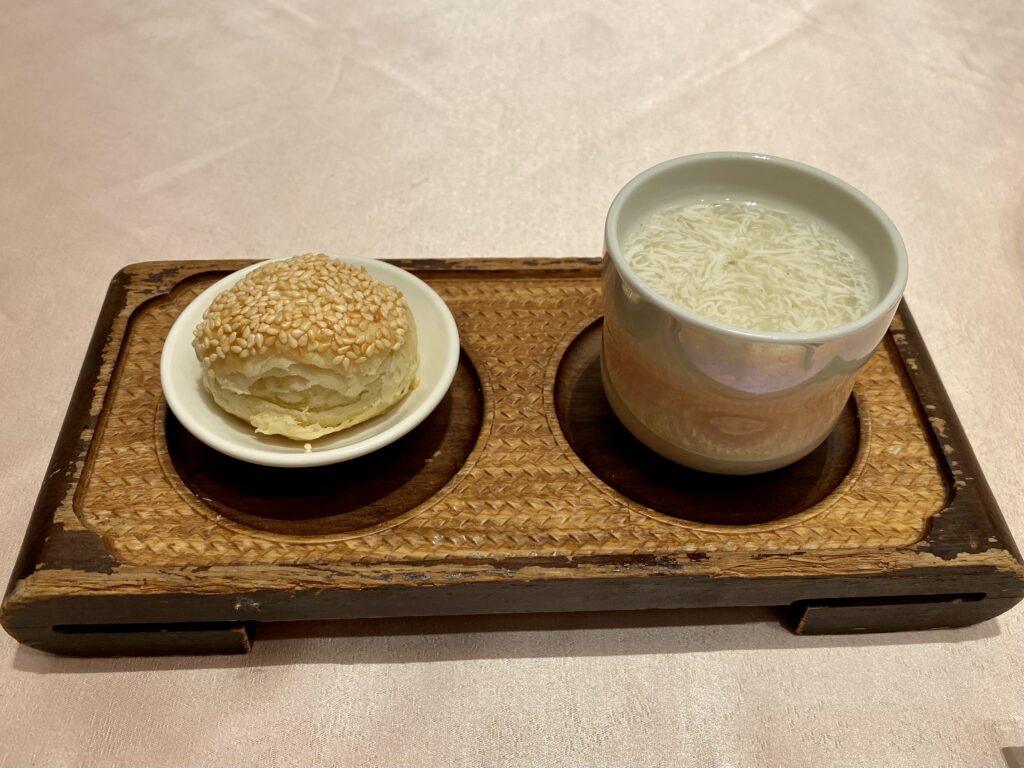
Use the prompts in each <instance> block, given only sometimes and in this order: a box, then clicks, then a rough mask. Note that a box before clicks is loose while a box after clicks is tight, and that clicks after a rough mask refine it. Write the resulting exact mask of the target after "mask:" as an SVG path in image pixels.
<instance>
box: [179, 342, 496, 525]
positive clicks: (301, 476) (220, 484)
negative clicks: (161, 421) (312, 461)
mask: <svg viewBox="0 0 1024 768" xmlns="http://www.w3.org/2000/svg"><path fill="white" fill-rule="evenodd" d="M482 423H483V395H482V393H481V390H480V379H479V378H478V376H477V373H476V370H475V369H474V368H473V364H472V363H471V362H470V361H469V358H468V357H467V356H466V355H465V353H463V354H462V355H461V356H460V358H459V364H458V368H457V369H456V372H455V378H454V380H453V381H452V384H451V387H450V388H449V390H448V394H446V395H445V396H444V399H443V400H441V403H440V404H439V405H438V406H437V407H436V408H435V409H434V411H433V412H432V413H431V414H430V416H428V417H427V418H426V419H425V420H424V421H423V422H422V423H421V424H420V425H419V426H418V427H416V428H415V429H413V430H412V431H411V432H409V433H408V434H407V435H405V436H404V437H402V438H400V439H399V440H397V441H395V442H394V443H391V444H390V445H388V446H386V447H384V448H381V449H379V450H377V451H374V452H373V453H370V454H367V455H365V456H361V457H359V458H356V459H352V460H350V461H347V462H344V463H342V464H332V465H328V466H323V467H302V468H294V469H292V468H279V467H264V466H259V465H256V464H249V463H247V462H244V461H239V460H238V459H233V458H231V457H229V456H226V455H224V454H222V453H219V452H218V451H215V450H214V449H212V448H209V447H208V446H206V445H205V444H204V443H202V442H200V441H199V440H197V439H196V438H195V437H193V436H192V434H191V433H189V432H188V430H186V429H185V428H184V427H183V426H182V425H181V424H180V423H179V422H178V420H177V419H176V418H175V416H174V414H173V413H172V412H171V411H170V410H169V409H168V411H167V425H166V429H167V450H168V454H169V456H170V459H171V462H172V464H173V465H174V469H175V471H176V472H177V473H178V475H179V477H180V478H181V480H182V482H183V483H184V484H185V485H186V486H187V487H188V489H189V490H190V491H191V492H192V493H193V494H195V496H196V497H197V498H198V499H199V500H200V501H202V502H203V503H204V504H206V505H207V506H208V507H209V508H210V509H212V510H213V511H214V512H216V513H217V514H219V515H222V516H223V517H226V518H228V519H230V520H233V521H235V522H237V523H241V524H243V525H246V526H249V527H251V528H256V529H258V530H261V531H269V532H273V533H281V534H292V535H307V536H323V535H330V534H337V533H346V532H349V531H355V530H359V529H363V528H369V527H371V526H374V525H378V524H380V523H383V522H385V521H387V520H390V519H392V518H395V517H398V516H399V515H402V514H404V513H405V512H408V511H409V510H410V509H413V508H414V507H416V506H418V505H420V504H422V503H423V502H425V501H427V500H428V499H429V498H430V497H431V496H433V495H434V494H436V493H437V492H438V491H440V490H441V489H442V488H443V487H444V486H445V484H447V483H448V481H449V480H451V479H452V478H453V477H454V476H455V475H456V473H457V472H458V471H459V470H460V469H461V468H462V466H463V464H465V462H466V459H467V458H468V457H469V454H470V452H471V451H472V450H473V445H474V444H475V443H476V440H477V436H478V435H479V433H480V426H481V424H482Z"/></svg>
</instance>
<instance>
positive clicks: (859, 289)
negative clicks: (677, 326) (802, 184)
mask: <svg viewBox="0 0 1024 768" xmlns="http://www.w3.org/2000/svg"><path fill="white" fill-rule="evenodd" d="M625 256H626V260H627V261H628V262H629V263H630V265H631V266H632V267H633V269H634V271H635V272H636V273H637V275H639V276H640V278H641V279H643V280H644V282H646V283H647V284H648V285H649V286H650V287H651V288H653V289H654V290H655V291H656V292H657V293H659V294H661V295H662V296H664V297H665V298H667V299H669V300H670V301H673V302H675V303H677V304H679V305H681V306H683V307H685V308H687V309H689V310H691V311H693V312H696V313H697V314H699V315H703V316H704V317H707V318H709V319H711V320H715V321H718V322H721V323H725V324H728V325H732V326H736V327H739V328H745V329H749V330H756V331H783V332H809V331H821V330H825V329H827V328H834V327H836V326H839V325H843V324H845V323H849V322H851V321H853V320H855V319H857V318H858V317H860V316H861V315H863V314H865V313H866V312H867V311H868V310H869V309H870V308H871V306H872V304H873V303H874V302H875V300H876V288H875V281H874V278H873V275H872V272H871V269H870V267H869V266H868V263H867V260H866V259H864V258H863V256H859V255H855V254H853V253H851V252H850V251H848V250H847V249H846V248H844V247H843V246H842V245H841V244H840V243H839V242H838V241H837V240H836V239H835V238H834V237H832V236H830V235H828V234H826V233H825V232H822V231H821V229H820V228H819V227H817V226H816V225H815V224H814V223H813V222H811V221H808V220H807V219H804V218H801V217H798V216H794V215H793V214H790V213H787V212H785V211H780V210H776V209H772V208H766V207H764V206H762V205H758V204H754V203H741V202H732V201H722V202H712V203H707V202H701V203H697V204H688V205H674V206H669V207H667V208H663V209H661V210H659V211H656V212H655V213H654V214H653V215H652V216H650V217H649V218H648V219H646V220H644V221H642V222H641V223H640V224H639V225H638V226H637V227H636V228H635V230H634V231H633V232H632V233H630V237H629V238H628V240H627V242H626V244H625Z"/></svg>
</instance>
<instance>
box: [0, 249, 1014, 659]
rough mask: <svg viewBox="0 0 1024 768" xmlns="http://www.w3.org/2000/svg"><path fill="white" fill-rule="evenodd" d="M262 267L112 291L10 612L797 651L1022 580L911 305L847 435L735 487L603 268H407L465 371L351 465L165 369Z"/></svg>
mask: <svg viewBox="0 0 1024 768" xmlns="http://www.w3.org/2000/svg"><path fill="white" fill-rule="evenodd" d="M247 263H248V262H156V263H147V264H139V265H134V266H131V267H128V268H126V269H125V270H123V271H122V272H120V273H119V274H118V275H117V276H116V277H115V278H114V280H113V282H112V284H111V287H110V292H109V294H108V296H107V300H106V302H105V304H104V307H103V310H102V313H101V316H100V319H99V322H98V324H97V327H96V332H95V335H94V337H93V341H92V344H91V346H90V348H89V351H88V354H87V357H86V361H85V365H84V367H83V369H82V373H81V376H80V379H79V382H78V386H77V388H76V390H75V394H74V397H73V400H72V402H71V406H70V409H69V411H68V415H67V418H66V420H65V423H64V427H63V429H62V431H61V435H60V438H59V440H58V442H57V447H56V450H55V452H54V456H53V459H52V461H51V463H50V466H49V468H48V470H47V473H46V480H45V482H44V483H43V487H42V489H41V491H40V494H39V499H38V502H37V504H36V508H35V511H34V512H33V514H32V518H31V521H30V523H29V528H28V532H27V534H26V536H25V542H24V545H23V547H22V551H21V555H20V558H19V561H18V563H17V566H16V568H15V571H14V574H13V577H12V580H11V583H10V586H9V588H8V593H7V596H6V598H5V601H4V604H3V613H2V621H3V625H4V627H5V628H6V629H7V631H8V632H10V633H11V634H12V635H13V636H14V637H16V638H17V639H18V640H20V641H22V642H24V643H27V644H29V645H32V646H34V647H37V648H41V649H45V650H48V651H53V652H57V653H68V654H124V653H129V654H142V653H183V652H190V653H209V652H217V651H242V650H247V649H248V648H249V647H250V642H251V633H252V630H253V628H254V626H255V625H256V624H257V623H259V622H266V621H285V620H296V619H337V618H350V617H368V616H412V615H435V614H471V613H500V612H530V611H573V610H602V609H608V610H622V609H639V608H680V607H690V606H692V607H705V606H779V607H780V608H782V609H783V616H784V619H785V620H786V621H787V622H788V623H789V624H790V626H792V627H793V629H794V631H796V632H799V633H805V634H810V633H828V632H872V631H885V630H899V629H923V628H930V627H947V626H963V625H967V624H972V623H975V622H978V621H982V620H984V619H988V618H991V617H993V616H996V615H998V614H1000V613H1002V612H1003V611H1005V610H1007V609H1008V608H1010V607H1011V606H1013V605H1015V604H1016V603H1017V602H1019V601H1020V600H1021V597H1022V595H1024V567H1022V564H1021V559H1020V554H1019V552H1018V551H1017V549H1016V547H1015V545H1014V543H1013V541H1012V540H1011V538H1010V535H1009V533H1008V532H1007V529H1006V527H1005V524H1004V522H1003V520H1002V517H1001V515H1000V513H999V511H998V509H997V507H996V504H995V502H994V500H993V498H992V495H991V493H990V491H989V489H988V486H987V484H986V483H985V481H984V479H983V477H982V474H981V472H980V470H979V469H978V467H977V464H976V461H975V458H974V455H973V453H972V452H971V449H970V447H969V445H968V444H967V442H966V440H965V439H964V435H963V433H962V431H961V428H960V426H959V423H958V422H957V419H956V416H955V414H954V413H953V411H952V409H951V407H950V405H949V402H948V400H947V399H946V396H945V394H944V392H943V390H942V386H941V384H940V383H939V380H938V378H937V376H936V373H935V370H934V369H933V367H932V364H931V362H930V360H929V358H928V355H927V353H926V352H925V349H924V346H923V345H922V343H921V341H920V339H919V337H918V335H917V332H916V329H915V328H914V325H913V322H912V321H911V318H910V315H909V313H908V311H907V310H906V308H905V307H904V308H902V309H901V310H900V312H899V313H898V314H897V316H896V318H895V320H894V322H893V325H892V329H891V332H890V334H889V337H888V338H887V339H886V340H885V342H884V343H883V344H882V345H881V347H880V348H879V350H878V352H877V354H876V355H875V356H874V358H873V359H872V360H871V362H870V363H869V365H868V367H867V369H866V370H865V371H864V372H863V373H862V374H861V376H860V377H859V379H858V383H857V386H856V389H855V394H854V396H853V397H852V398H851V400H850V403H849V404H848V406H847V408H846V411H845V412H844V414H843V417H842V419H841V421H840V424H839V426H838V427H837V428H836V430H835V432H834V433H833V434H832V436H831V437H830V438H829V439H828V440H827V441H826V442H825V443H824V444H823V445H822V446H821V447H820V448H819V449H818V450H816V451H815V452H814V453H813V454H811V455H810V456H809V457H807V458H806V459H804V460H803V461H801V462H799V463H798V464H796V465H794V466H792V467H789V468H787V469H784V470H779V471H777V472H773V473H769V474H765V475H760V476H752V477H744V478H721V477H715V476H709V475H702V474H700V473H696V472H689V471H686V470H683V469H681V468H679V467H677V466H675V465H672V464H670V463H668V462H666V461H664V460H662V459H660V458H659V457H657V456H655V455H654V454H652V453H650V452H649V451H647V450H646V449H644V448H643V447H642V446H641V445H639V444H638V443H637V442H636V441H635V440H633V439H632V438H631V437H630V436H629V434H628V433H626V432H625V430H624V429H623V428H622V427H621V425H619V424H618V422H617V421H616V420H615V419H614V417H613V416H612V415H611V413H610V411H609V408H608V405H607V403H606V401H605V399H604V395H603V392H602V390H601V385H600V379H599V375H598V368H597V354H598V348H599V339H600V319H599V316H600V283H599V275H600V262H599V261H596V260H567V261H515V262H510V261H505V260H502V261H486V260H480V261H453V262H422V261H416V262H401V263H400V266H403V267H405V268H407V269H411V270H412V271H414V272H416V273H417V274H419V275H420V276H421V277H423V278H424V279H425V280H427V281H428V282H429V283H430V284H431V285H433V286H434V287H435V288H436V289H437V290H438V291H439V292H440V294H441V295H442V296H443V297H444V298H445V300H446V301H447V302H448V304H449V305H450V306H451V308H452V311H453V312H454V313H455V317H456V320H457V322H458V324H459V328H460V332H461V334H462V340H463V351H464V353H463V356H462V361H461V364H460V367H459V371H458V374H457V376H456V379H455V382H454V384H453V386H452V388H451V390H450V392H449V393H448V395H447V397H446V399H445V400H444V402H443V403H442V404H441V405H440V406H439V407H438V409H437V410H436V411H435V412H434V414H433V415H432V416H431V417H430V418H429V419H428V420H427V421H426V422H425V423H424V424H423V425H422V426H421V427H419V428H418V429H417V430H415V431H414V432H413V433H411V434H410V435H408V436H407V437H405V438H403V439H402V440H401V441H399V442H398V443H396V444H394V445H393V446H391V447H389V448H387V449H385V450H383V451H380V452H378V453H376V454H373V455H371V456H367V457H364V458H361V459H358V460H356V461H353V462H350V463H347V464H341V465H336V466H333V467H324V468H318V469H303V470H284V469H268V468H265V467H253V466H250V465H246V464H244V463H241V462H237V461H235V460H233V459H229V458H227V457H225V456H221V455H219V454H217V453H215V452H213V451H211V450H210V449H208V448H206V447H205V446H203V445H202V444H200V443H199V442H198V441H196V440H195V439H194V438H193V437H192V436H191V435H189V434H188V433H187V432H185V431H184V430H183V429H182V428H181V426H180V425H179V424H178V423H177V422H176V421H175V419H174V418H173V416H172V415H170V414H169V413H168V412H167V409H166V406H165V404H164V401H163V398H162V396H161V392H160V380H159V358H160V351H161V347H162V344H163V339H164V336H165V335H166V333H167V331H168V329H169V327H170V325H171V323H172V322H173V320H174V318H175V317H176V316H177V314H178V313H179V312H180V311H181V309H182V308H183V307H185V306H186V304H187V303H188V302H189V301H190V300H191V299H192V298H193V297H194V296H196V295H197V294H198V293H199V292H200V291H201V290H202V289H204V288H205V287H206V286H208V285H210V284H211V283H212V282H213V281H215V280H217V279H219V278H220V277H222V276H223V275H224V274H225V273H226V272H228V271H230V270H234V269H237V268H240V267H242V266H245V264H247Z"/></svg>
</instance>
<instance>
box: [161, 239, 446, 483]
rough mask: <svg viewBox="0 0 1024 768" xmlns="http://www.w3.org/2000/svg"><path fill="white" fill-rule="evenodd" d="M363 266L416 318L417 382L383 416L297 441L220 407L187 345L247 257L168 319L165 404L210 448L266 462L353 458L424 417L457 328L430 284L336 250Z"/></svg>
mask: <svg viewBox="0 0 1024 768" xmlns="http://www.w3.org/2000/svg"><path fill="white" fill-rule="evenodd" d="M332 258H338V259H340V260H342V261H345V262H347V263H349V264H357V265H361V266H364V267H366V270H367V271H368V272H369V273H370V274H371V275H373V277H375V278H377V279H378V280H381V281H383V282H386V283H390V284H391V285H393V286H395V287H397V288H398V289H399V290H401V291H402V293H403V294H404V295H405V300H406V302H408V304H409V309H410V310H411V311H412V314H413V318H414V319H415V321H416V338H417V340H418V343H419V353H420V365H419V369H418V371H417V374H416V375H417V377H418V378H419V385H418V386H417V387H416V388H415V389H413V390H412V391H411V392H410V393H409V394H408V395H406V396H405V398H403V399H402V400H401V401H400V402H398V403H397V404H396V405H394V406H393V407H392V408H390V409H389V410H387V411H385V412H384V413H382V414H381V415H379V416H377V417H375V418H373V419H370V420H369V421H365V422H363V423H362V424H357V425H356V426H354V427H351V428H349V429H345V430H342V431H341V432H335V433H334V434H332V435H326V436H324V437H321V438H320V439H319V440H313V441H311V442H310V445H311V447H312V451H310V452H308V453H307V452H306V450H305V448H304V446H303V443H301V442H297V441H294V440H289V439H287V438H285V437H280V436H277V435H273V436H272V435H258V434H256V431H255V430H254V429H253V427H252V426H251V425H250V424H249V423H248V422H246V421H242V420H241V419H239V418H236V417H234V416H232V415H231V414H229V413H227V412H226V411H224V410H223V409H221V407H220V406H218V405H217V404H216V403H215V402H214V401H213V398H212V397H210V395H209V393H207V391H206V390H205V389H204V388H203V386H202V382H201V381H200V367H199V361H198V360H197V359H196V355H195V352H194V351H193V349H192V338H193V337H192V330H193V329H194V328H195V327H196V326H197V325H198V324H199V322H200V321H201V320H202V318H203V313H204V312H205V311H206V309H207V307H209V306H210V304H211V303H212V302H213V299H214V298H215V297H216V296H217V295H218V294H219V293H221V291H223V290H225V289H226V288H229V287H231V286H232V285H234V284H235V283H237V282H238V281H239V280H241V279H242V277H243V276H245V275H246V274H247V273H249V272H251V271H253V270H254V269H258V268H259V267H260V266H261V265H262V263H261V264H253V265H252V266H251V267H246V268H245V269H241V270H239V271H238V272H234V273H233V274H230V275H228V276H227V277H225V278H224V279H223V280H220V281H218V282H217V283H215V284H214V285H212V286H210V287H209V288H207V289H206V290H205V291H203V292H202V293H201V294H199V296H197V297H196V298H195V300H194V301H193V302H192V303H191V304H189V305H188V306H187V307H185V309H184V311H183V312H182V313H181V314H180V315H179V316H178V319H177V320H175V321H174V325H173V326H171V332H170V333H169V334H168V335H167V340H166V341H165V342H164V350H163V354H162V355H161V357H160V384H161V386H162V387H163V390H164V397H165V398H166V399H167V405H168V406H169V407H170V409H171V410H172V411H173V412H174V415H175V416H177V417H178V421H180V422H181V424H182V426H184V427H185V429H187V430H188V431H189V432H191V433H192V434H193V435H195V436H196V437H197V438H199V439H200V440H201V441H202V442H204V443H206V444H207V445H208V446H210V447H211V448H213V449H215V450H217V451H220V452H221V453H225V454H227V455H228V456H233V457H234V458H236V459H241V460H242V461H248V462H251V463H253V464H263V465H264V466H268V467H318V466H323V465H325V464H336V463H338V462H342V461H348V460H349V459H354V458H356V457H357V456H363V455H364V454H367V453H370V452H371V451H375V450H377V449H378V448H383V447H384V446H385V445H388V444H389V443H392V442H394V441H395V440H397V439H398V438H400V437H402V436H403V435H405V434H406V433H408V432H409V431H411V430H412V429H413V428H414V427H416V426H417V425H418V424H419V423H420V422H422V421H423V420H424V419H425V418H427V416H429V415H430V413H431V412H432V411H433V410H434V408H436V407H437V404H438V403H440V402H441V399H442V398H443V397H444V396H445V393H447V392H448V387H449V386H451V383H452V379H453V378H454V376H455V369H456V367H457V366H458V364H459V332H458V329H457V328H456V327H455V319H454V318H453V317H452V313H451V310H450V309H448V305H446V304H445V303H444V301H443V300H442V299H441V297H440V296H438V295H437V294H436V293H435V292H434V289H433V288H431V287H430V286H429V285H427V284H426V283H424V282H423V281H422V280H420V279H419V278H418V277H415V276H414V275H412V274H410V273H409V272H406V271H405V270H404V269H399V268H398V267H395V266H392V265H391V264H387V263H385V262H382V261H375V260H373V259H359V258H354V257H348V256H346V257H338V256H332Z"/></svg>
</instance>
